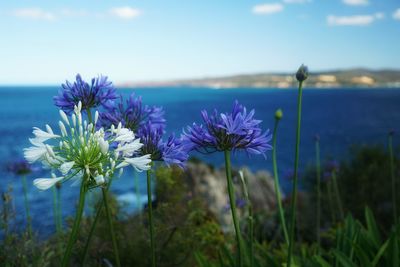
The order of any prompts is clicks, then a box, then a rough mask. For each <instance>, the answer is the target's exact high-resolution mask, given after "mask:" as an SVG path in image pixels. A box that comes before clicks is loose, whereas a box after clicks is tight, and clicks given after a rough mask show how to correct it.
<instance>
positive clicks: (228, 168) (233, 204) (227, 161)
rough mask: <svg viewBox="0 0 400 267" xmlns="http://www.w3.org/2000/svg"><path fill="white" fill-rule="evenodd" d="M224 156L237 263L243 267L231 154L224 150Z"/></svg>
mask: <svg viewBox="0 0 400 267" xmlns="http://www.w3.org/2000/svg"><path fill="white" fill-rule="evenodd" d="M224 154H225V171H226V180H227V183H228V194H229V202H230V206H231V212H232V219H233V226H234V227H235V233H236V242H237V248H238V261H239V266H240V267H242V266H243V259H242V238H241V234H240V226H239V220H238V218H237V215H236V201H235V189H234V188H233V182H232V170H231V152H230V151H226V150H225V151H224Z"/></svg>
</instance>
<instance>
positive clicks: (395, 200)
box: [388, 134, 398, 225]
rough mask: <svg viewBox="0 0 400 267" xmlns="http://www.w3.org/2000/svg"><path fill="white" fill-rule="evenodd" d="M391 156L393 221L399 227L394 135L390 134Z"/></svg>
mask: <svg viewBox="0 0 400 267" xmlns="http://www.w3.org/2000/svg"><path fill="white" fill-rule="evenodd" d="M388 142H389V156H390V176H391V178H392V203H393V204H392V205H393V220H394V224H395V225H397V220H398V217H397V203H396V202H397V197H396V179H395V174H394V156H393V138H392V134H389V140H388Z"/></svg>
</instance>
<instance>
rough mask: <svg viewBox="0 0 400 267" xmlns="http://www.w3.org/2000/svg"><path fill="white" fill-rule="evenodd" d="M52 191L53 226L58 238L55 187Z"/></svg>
mask: <svg viewBox="0 0 400 267" xmlns="http://www.w3.org/2000/svg"><path fill="white" fill-rule="evenodd" d="M51 190H52V191H53V217H54V226H55V227H56V232H57V235H58V236H60V229H59V228H58V226H59V224H58V213H57V189H56V187H55V186H53V188H52V189H51Z"/></svg>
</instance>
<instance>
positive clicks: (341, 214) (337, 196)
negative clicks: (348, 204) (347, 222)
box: [332, 171, 344, 220]
mask: <svg viewBox="0 0 400 267" xmlns="http://www.w3.org/2000/svg"><path fill="white" fill-rule="evenodd" d="M332 181H333V189H334V190H335V196H336V203H337V206H338V209H339V215H340V219H341V220H343V219H344V212H343V205H342V200H341V198H340V192H339V186H338V183H337V179H336V171H333V172H332Z"/></svg>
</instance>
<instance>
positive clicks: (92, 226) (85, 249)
mask: <svg viewBox="0 0 400 267" xmlns="http://www.w3.org/2000/svg"><path fill="white" fill-rule="evenodd" d="M111 182H112V179H110V181H109V182H108V184H107V187H106V192H108V190H109V189H110V186H111ZM103 204H104V198H103V201H102V203H100V204H99V207H98V208H97V212H96V215H95V217H94V220H93V223H92V225H91V226H90V231H89V234H88V238H87V239H86V243H85V247H84V248H83V256H82V261H81V263H82V266H84V265H85V261H86V256H87V252H88V250H89V245H90V242H91V241H92V237H93V233H94V230H95V229H96V225H97V221H98V220H99V218H100V215H101V211H102V209H103Z"/></svg>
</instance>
